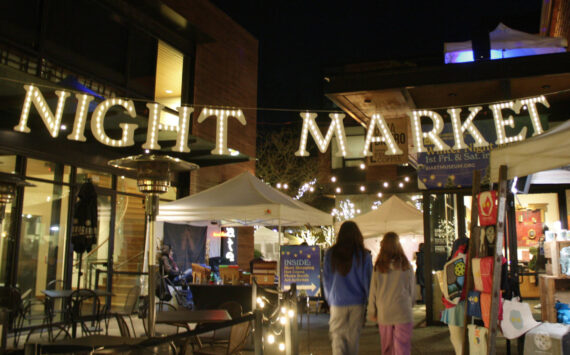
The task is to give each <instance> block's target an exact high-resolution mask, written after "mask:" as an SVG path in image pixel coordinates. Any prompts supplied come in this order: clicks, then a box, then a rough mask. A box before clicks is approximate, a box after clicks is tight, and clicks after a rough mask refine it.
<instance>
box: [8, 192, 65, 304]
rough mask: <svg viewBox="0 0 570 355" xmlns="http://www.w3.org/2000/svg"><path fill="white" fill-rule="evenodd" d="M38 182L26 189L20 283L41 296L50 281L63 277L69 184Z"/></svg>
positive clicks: (22, 287)
mask: <svg viewBox="0 0 570 355" xmlns="http://www.w3.org/2000/svg"><path fill="white" fill-rule="evenodd" d="M34 185H35V186H33V187H26V188H25V191H24V206H23V216H22V230H21V236H20V242H19V243H20V248H19V257H18V279H17V285H18V286H19V287H20V289H21V290H22V291H26V290H29V289H31V290H32V294H33V295H36V296H40V295H41V290H44V289H45V288H46V285H47V283H48V282H50V281H52V280H56V279H63V274H64V260H65V255H66V254H65V240H66V227H67V209H68V205H69V188H68V187H67V186H62V185H56V184H50V183H43V182H37V181H34Z"/></svg>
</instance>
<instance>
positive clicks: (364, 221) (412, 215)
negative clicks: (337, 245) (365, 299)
mask: <svg viewBox="0 0 570 355" xmlns="http://www.w3.org/2000/svg"><path fill="white" fill-rule="evenodd" d="M352 220H353V221H354V222H356V224H357V225H358V227H359V228H360V231H361V232H362V236H363V237H364V245H365V246H366V248H368V249H369V250H370V251H371V252H372V257H373V259H374V260H375V259H376V256H377V255H378V253H379V252H380V241H381V240H382V236H384V234H385V233H386V232H396V233H397V234H398V235H399V236H400V241H401V243H402V247H403V248H404V252H405V253H406V256H407V257H408V260H410V261H413V259H414V253H415V252H416V251H418V246H419V244H420V243H422V242H423V234H424V223H423V214H422V212H421V211H419V210H418V209H417V208H415V207H413V206H411V205H410V204H408V203H406V202H405V201H403V200H402V199H401V198H399V197H398V196H396V195H392V196H391V197H390V198H389V199H388V200H386V202H384V203H382V204H381V205H380V206H379V207H378V208H377V209H375V210H371V211H370V212H368V213H365V214H362V215H360V216H358V217H355V218H353V219H352ZM340 224H341V223H337V224H336V229H337V230H338V229H339V228H340Z"/></svg>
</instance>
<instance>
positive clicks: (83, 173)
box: [75, 168, 113, 189]
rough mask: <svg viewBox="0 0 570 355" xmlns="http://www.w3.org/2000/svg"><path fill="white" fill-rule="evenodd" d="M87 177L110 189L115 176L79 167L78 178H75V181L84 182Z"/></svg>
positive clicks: (95, 183)
mask: <svg viewBox="0 0 570 355" xmlns="http://www.w3.org/2000/svg"><path fill="white" fill-rule="evenodd" d="M87 179H91V182H92V183H93V184H94V185H96V186H99V187H105V188H108V189H110V188H111V187H112V186H113V176H112V175H111V174H106V173H102V172H100V171H94V170H88V169H82V168H77V178H76V179H75V182H76V183H78V184H82V183H84V182H85V181H87Z"/></svg>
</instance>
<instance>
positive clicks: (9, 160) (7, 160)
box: [0, 155, 16, 174]
mask: <svg viewBox="0 0 570 355" xmlns="http://www.w3.org/2000/svg"><path fill="white" fill-rule="evenodd" d="M0 172H3V173H8V174H14V173H15V172H16V156H15V155H0Z"/></svg>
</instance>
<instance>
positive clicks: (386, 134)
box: [363, 114, 402, 156]
mask: <svg viewBox="0 0 570 355" xmlns="http://www.w3.org/2000/svg"><path fill="white" fill-rule="evenodd" d="M377 125H378V127H379V129H380V131H381V132H382V134H381V135H380V136H379V137H378V136H377V137H373V135H374V128H375V127H376V126H377ZM371 142H385V143H386V145H387V146H388V150H387V151H386V153H385V154H386V155H400V154H402V150H401V149H400V148H398V146H397V145H396V142H395V141H394V136H392V133H391V132H390V130H389V129H388V125H387V124H386V121H384V118H383V117H382V116H381V115H380V114H375V115H372V119H371V120H370V124H369V125H368V132H367V133H366V141H364V152H363V154H364V156H369V155H372V153H371V152H370V143H371Z"/></svg>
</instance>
